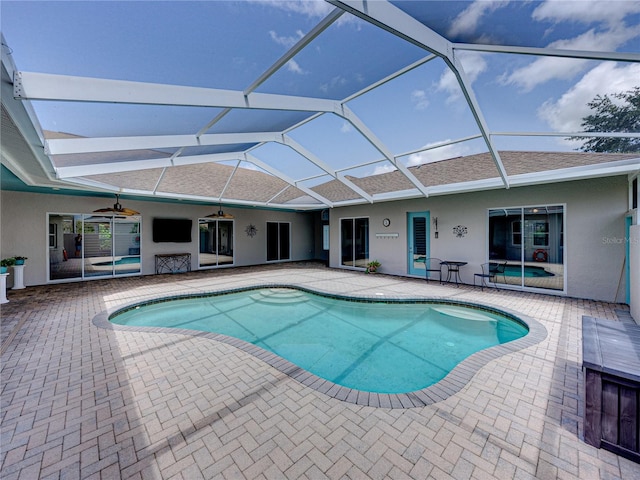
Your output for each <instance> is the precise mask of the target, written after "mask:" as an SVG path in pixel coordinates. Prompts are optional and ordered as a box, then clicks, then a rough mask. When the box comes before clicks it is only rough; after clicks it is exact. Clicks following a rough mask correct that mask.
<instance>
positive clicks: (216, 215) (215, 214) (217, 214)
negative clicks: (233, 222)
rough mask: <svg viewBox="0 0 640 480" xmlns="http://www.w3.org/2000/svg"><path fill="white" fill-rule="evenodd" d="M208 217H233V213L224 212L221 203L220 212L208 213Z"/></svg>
mask: <svg viewBox="0 0 640 480" xmlns="http://www.w3.org/2000/svg"><path fill="white" fill-rule="evenodd" d="M207 218H233V215H231V214H230V213H224V212H223V211H222V204H220V206H219V207H218V212H217V213H212V214H211V215H207Z"/></svg>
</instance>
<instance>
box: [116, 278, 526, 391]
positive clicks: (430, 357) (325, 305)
mask: <svg viewBox="0 0 640 480" xmlns="http://www.w3.org/2000/svg"><path fill="white" fill-rule="evenodd" d="M109 320H110V321H111V322H112V323H115V324H118V325H127V326H134V327H140V326H143V327H166V328H179V329H188V330H191V331H193V330H196V331H204V332H215V333H219V334H223V335H226V336H228V337H234V338H238V339H241V340H243V341H244V342H249V343H251V344H253V345H256V346H257V347H260V348H261V349H264V350H267V351H269V352H273V353H274V354H276V355H277V356H279V357H282V358H284V359H287V360H289V361H290V362H292V363H293V364H295V365H297V366H299V367H301V368H302V369H304V370H306V371H308V372H311V373H313V374H314V375H317V376H318V377H320V378H323V379H326V380H328V381H329V382H332V383H334V384H336V385H340V386H343V387H347V388H350V389H355V390H358V391H363V392H375V393H390V394H393V393H407V392H415V391H418V390H422V389H424V388H427V387H429V386H431V385H434V384H435V383H437V382H438V381H440V380H442V379H443V378H444V377H446V376H447V374H448V373H449V372H450V371H451V370H452V369H454V368H456V366H457V365H458V364H459V363H460V362H462V361H463V360H464V359H465V358H467V357H469V356H470V355H472V354H474V353H475V352H478V351H480V350H483V349H487V348H489V347H493V346H496V345H501V344H505V343H507V342H511V341H513V340H516V339H519V338H522V337H524V336H525V335H526V334H527V333H528V328H527V326H526V325H525V324H524V323H522V322H520V321H519V320H518V319H516V318H514V317H512V316H510V315H507V314H503V313H500V312H498V311H495V310H491V309H488V308H478V307H474V308H471V307H469V306H468V305H462V304H457V303H446V302H432V301H413V302H409V303H407V302H399V301H362V300H360V301H355V299H345V298H339V297H336V296H332V297H327V296H323V295H319V294H315V293H312V292H308V291H303V290H300V289H293V288H281V287H277V288H275V287H273V288H261V289H248V290H242V291H236V292H232V293H225V294H217V295H207V296H199V297H187V298H179V299H169V300H167V301H156V302H153V303H146V304H141V305H136V306H133V307H129V308H126V309H124V310H122V311H119V312H115V313H114V314H112V315H111V316H110V317H109Z"/></svg>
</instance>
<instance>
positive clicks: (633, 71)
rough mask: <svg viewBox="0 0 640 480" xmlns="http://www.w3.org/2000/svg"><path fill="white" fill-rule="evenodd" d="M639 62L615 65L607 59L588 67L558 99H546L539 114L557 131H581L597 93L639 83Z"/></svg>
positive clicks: (624, 90)
mask: <svg viewBox="0 0 640 480" xmlns="http://www.w3.org/2000/svg"><path fill="white" fill-rule="evenodd" d="M638 79H640V64H637V63H634V64H631V65H625V66H622V67H620V66H618V64H616V63H612V62H607V63H602V64H601V65H598V66H597V67H595V68H594V69H592V70H590V71H589V72H588V73H587V74H586V75H585V76H584V77H582V79H581V80H580V81H579V82H578V83H576V84H575V85H574V86H573V87H571V88H570V89H569V90H567V91H566V92H565V93H564V94H563V95H562V96H561V97H560V98H559V99H557V100H547V101H546V102H545V103H544V104H543V105H542V106H541V107H540V108H539V109H538V117H539V118H540V119H542V120H544V121H545V122H546V123H547V124H548V125H549V126H550V127H551V128H552V129H553V130H555V131H558V132H579V131H582V126H581V123H582V118H583V117H585V116H587V115H589V114H590V113H592V112H591V109H590V108H589V107H588V106H587V103H589V102H590V101H591V100H593V99H594V98H595V97H596V95H601V96H602V95H611V94H612V93H620V92H626V91H628V90H631V89H632V88H633V87H635V86H637V85H638Z"/></svg>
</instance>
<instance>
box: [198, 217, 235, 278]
mask: <svg viewBox="0 0 640 480" xmlns="http://www.w3.org/2000/svg"><path fill="white" fill-rule="evenodd" d="M198 224H199V232H200V236H199V245H200V247H199V265H200V267H215V266H219V265H232V264H233V262H234V259H233V220H213V219H210V218H201V219H199V220H198Z"/></svg>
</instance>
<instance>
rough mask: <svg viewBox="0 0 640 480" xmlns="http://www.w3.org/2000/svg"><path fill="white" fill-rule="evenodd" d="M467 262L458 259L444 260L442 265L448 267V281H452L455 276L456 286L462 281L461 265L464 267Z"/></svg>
mask: <svg viewBox="0 0 640 480" xmlns="http://www.w3.org/2000/svg"><path fill="white" fill-rule="evenodd" d="M466 264H467V262H460V261H457V260H444V261H443V262H441V263H440V265H444V266H445V267H447V282H450V281H451V277H452V276H453V280H454V281H455V282H456V287H457V286H459V284H460V283H461V282H462V281H461V279H460V267H464V266H465V265H466Z"/></svg>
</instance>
